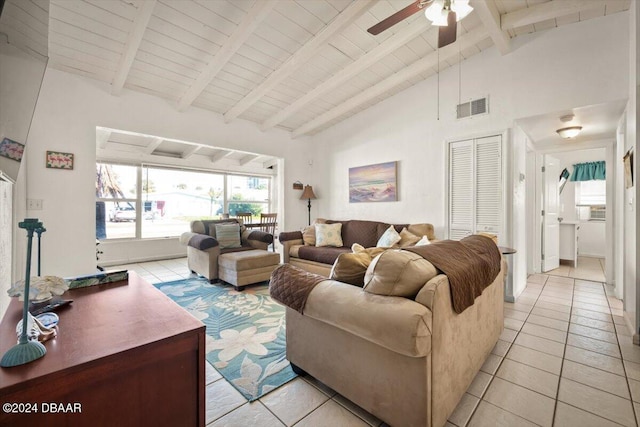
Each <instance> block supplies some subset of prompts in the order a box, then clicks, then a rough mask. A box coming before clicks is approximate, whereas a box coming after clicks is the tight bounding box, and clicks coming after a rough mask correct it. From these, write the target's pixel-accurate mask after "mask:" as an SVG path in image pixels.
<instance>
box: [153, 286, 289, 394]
mask: <svg viewBox="0 0 640 427" xmlns="http://www.w3.org/2000/svg"><path fill="white" fill-rule="evenodd" d="M155 286H156V287H157V288H158V289H159V290H160V291H162V292H163V293H165V294H166V295H167V296H168V297H169V298H171V299H172V300H174V301H175V302H176V303H178V304H179V305H180V306H181V307H182V308H184V309H185V310H187V311H188V312H189V313H191V315H193V316H194V317H195V318H196V319H198V320H200V321H202V323H204V324H205V325H206V341H207V345H206V358H207V360H208V361H209V363H211V365H213V367H214V368H216V370H217V371H218V372H220V374H221V375H222V376H223V377H224V378H225V379H226V380H227V381H229V383H230V384H232V385H233V386H234V387H235V388H236V389H237V390H238V391H239V392H240V393H242V395H243V396H244V397H246V398H247V400H249V401H253V400H256V399H258V398H259V397H260V396H263V395H265V394H267V393H269V392H270V391H272V390H275V389H276V388H278V387H280V386H281V385H283V384H285V383H287V382H288V381H291V380H292V379H294V378H295V377H296V374H295V373H294V372H293V371H292V370H291V366H290V365H289V361H288V360H287V359H286V358H285V350H286V342H285V318H284V314H285V309H284V307H283V306H281V305H280V304H278V303H277V302H275V301H273V300H272V299H271V297H270V296H269V287H268V286H267V285H255V286H247V287H246V288H245V289H244V291H242V292H237V291H236V290H234V288H233V286H231V285H224V284H210V283H209V282H208V281H207V280H206V279H203V278H193V279H184V280H177V281H174V282H165V283H157V284H155Z"/></svg>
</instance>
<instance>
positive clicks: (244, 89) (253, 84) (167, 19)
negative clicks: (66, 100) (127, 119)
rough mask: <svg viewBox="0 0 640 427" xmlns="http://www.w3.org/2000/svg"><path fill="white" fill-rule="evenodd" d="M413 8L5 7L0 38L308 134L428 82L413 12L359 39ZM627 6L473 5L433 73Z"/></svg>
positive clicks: (232, 0)
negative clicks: (518, 39)
mask: <svg viewBox="0 0 640 427" xmlns="http://www.w3.org/2000/svg"><path fill="white" fill-rule="evenodd" d="M411 1H412V0H379V1H375V0H353V1H351V0H51V2H50V4H48V2H47V1H46V0H22V1H16V0H7V4H6V5H5V11H4V13H3V16H2V20H0V31H2V32H5V33H8V34H9V32H11V33H10V34H11V35H12V36H14V37H19V36H20V34H21V33H20V31H21V30H20V29H21V28H22V27H23V24H22V23H23V22H24V23H25V24H24V25H28V26H29V28H33V30H35V33H36V34H37V35H36V36H25V40H28V41H29V43H31V44H30V45H29V46H32V49H33V50H35V51H40V50H41V47H42V46H40V45H41V44H42V43H43V41H44V42H46V35H47V34H48V55H49V58H50V62H49V64H50V65H51V66H52V67H55V68H57V69H60V70H64V71H68V72H71V73H76V74H80V75H83V76H88V77H91V78H94V79H98V80H101V81H104V82H107V83H109V84H111V87H112V93H114V94H118V93H119V92H120V91H121V90H122V88H123V87H124V88H126V89H130V90H135V91H140V92H144V93H148V94H152V95H155V96H159V97H162V98H165V99H168V100H170V101H171V102H173V103H175V106H176V109H178V110H181V111H183V110H185V109H187V108H192V107H194V106H195V107H200V108H204V109H207V110H211V111H214V112H216V113H219V114H222V115H224V118H225V120H226V121H231V120H235V119H237V118H238V117H239V118H243V119H247V120H250V121H252V122H255V123H258V124H259V126H260V127H261V128H262V129H269V128H272V127H279V128H282V129H286V130H288V131H290V132H291V133H292V135H293V136H298V135H312V134H314V133H317V132H319V131H321V130H323V129H326V128H327V127H330V126H332V125H334V124H335V123H338V122H340V121H342V120H344V119H345V118H347V117H349V116H351V115H353V114H355V113H357V112H359V111H362V110H364V109H366V108H368V107H370V106H372V105H374V104H376V103H377V102H379V101H381V100H383V99H385V98H388V97H390V96H392V95H394V94H395V93H397V92H399V91H402V90H404V89H406V88H408V87H410V86H412V85H414V84H416V83H418V82H420V81H422V80H424V79H426V78H427V77H429V76H430V75H432V74H434V73H435V72H436V70H437V67H438V63H437V54H436V52H435V45H436V43H437V40H436V39H437V30H436V28H433V27H431V26H430V25H429V22H428V21H427V20H426V19H425V17H424V15H423V14H422V13H417V14H415V15H413V16H412V17H410V18H408V19H406V20H404V21H402V22H400V23H399V24H397V25H395V26H393V27H392V28H390V29H388V30H386V31H384V32H382V33H381V34H379V35H377V36H373V35H371V34H369V33H368V32H367V31H366V30H367V28H369V27H371V26H372V25H374V24H376V23H377V22H379V21H380V20H382V19H384V18H386V17H387V16H389V15H391V14H393V13H394V12H396V11H398V10H400V9H402V8H404V7H405V6H407V5H409V4H411ZM630 1H631V0H486V1H485V0H471V5H472V6H473V7H474V8H475V10H474V11H473V12H472V13H471V14H470V15H469V16H468V17H466V18H465V19H464V20H462V21H460V23H459V24H460V25H459V30H458V42H457V43H456V44H454V45H451V46H449V48H443V49H442V50H441V52H440V60H441V63H440V65H439V67H440V69H443V68H446V67H448V66H451V65H453V64H455V63H457V62H458V61H459V60H460V56H461V57H462V59H463V60H464V59H466V58H468V57H470V56H472V55H475V54H476V53H479V52H480V51H482V50H484V49H487V48H489V47H491V46H493V45H494V44H495V45H496V46H497V47H498V49H499V50H500V52H501V53H502V54H508V51H509V43H510V39H512V38H514V37H517V36H518V35H520V34H525V33H531V32H536V31H545V30H553V28H555V27H558V26H561V25H568V24H571V23H574V22H578V21H583V20H586V19H592V18H596V17H598V16H604V15H609V14H612V13H617V12H621V11H624V10H627V9H628V8H629V5H630ZM47 9H48V12H49V18H48V20H47V19H46V12H47ZM5 18H6V19H5ZM7 21H10V22H7ZM47 24H48V25H47ZM42 33H44V35H43V34H42ZM22 43H23V44H26V43H27V41H22ZM458 43H459V44H460V45H461V46H460V48H459V47H458Z"/></svg>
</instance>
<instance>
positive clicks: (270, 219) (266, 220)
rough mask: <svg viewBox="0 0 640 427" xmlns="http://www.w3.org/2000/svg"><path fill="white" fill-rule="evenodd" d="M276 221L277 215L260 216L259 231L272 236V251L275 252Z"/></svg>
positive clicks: (264, 214)
mask: <svg viewBox="0 0 640 427" xmlns="http://www.w3.org/2000/svg"><path fill="white" fill-rule="evenodd" d="M277 220H278V214H277V213H261V214H260V230H261V231H265V232H267V233H269V234H271V235H272V236H273V251H274V252H275V250H276V225H277Z"/></svg>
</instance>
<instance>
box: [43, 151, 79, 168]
mask: <svg viewBox="0 0 640 427" xmlns="http://www.w3.org/2000/svg"><path fill="white" fill-rule="evenodd" d="M47 168H50V169H67V170H73V153H61V152H59V151H47Z"/></svg>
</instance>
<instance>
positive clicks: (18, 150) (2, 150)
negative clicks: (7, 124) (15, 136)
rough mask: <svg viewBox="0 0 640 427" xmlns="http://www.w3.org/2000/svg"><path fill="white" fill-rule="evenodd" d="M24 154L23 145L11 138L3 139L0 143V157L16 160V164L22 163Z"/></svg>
mask: <svg viewBox="0 0 640 427" xmlns="http://www.w3.org/2000/svg"><path fill="white" fill-rule="evenodd" d="M23 154H24V145H23V144H20V143H19V142H16V141H13V140H11V139H9V138H3V139H2V142H0V156H2V157H6V158H8V159H11V160H15V161H16V162H21V161H22V155H23Z"/></svg>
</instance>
